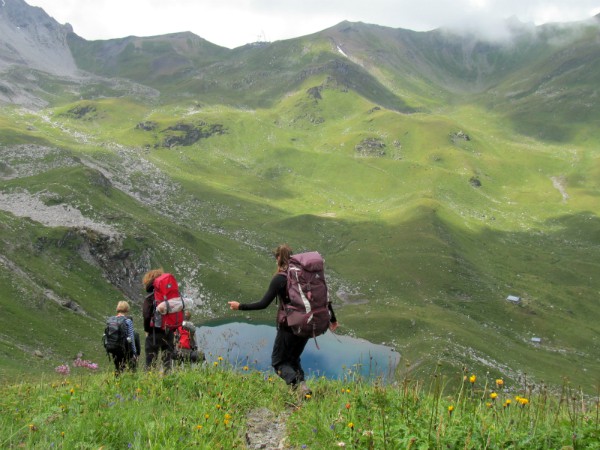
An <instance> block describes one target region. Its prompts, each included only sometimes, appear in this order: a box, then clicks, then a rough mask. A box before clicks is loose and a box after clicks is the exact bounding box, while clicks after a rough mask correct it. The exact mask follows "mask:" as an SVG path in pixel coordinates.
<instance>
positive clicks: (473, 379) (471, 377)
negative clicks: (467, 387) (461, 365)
mask: <svg viewBox="0 0 600 450" xmlns="http://www.w3.org/2000/svg"><path fill="white" fill-rule="evenodd" d="M476 380H477V377H476V376H475V375H471V376H470V377H469V383H471V384H473V383H475V381H476Z"/></svg>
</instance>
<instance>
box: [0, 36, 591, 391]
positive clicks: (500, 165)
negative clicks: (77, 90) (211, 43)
mask: <svg viewBox="0 0 600 450" xmlns="http://www.w3.org/2000/svg"><path fill="white" fill-rule="evenodd" d="M351 28H352V27H351ZM358 31H359V33H358V35H359V37H360V34H361V33H363V34H365V35H366V37H361V38H360V39H355V40H352V41H346V42H345V44H346V46H345V47H344V46H343V45H344V42H337V44H338V45H340V46H342V47H341V48H342V50H343V51H344V52H347V55H351V56H346V57H344V56H343V55H341V53H339V52H338V51H337V50H336V49H335V47H332V43H331V39H334V38H335V39H341V36H344V34H348V33H349V31H345V28H343V27H341V28H340V29H334V30H329V31H327V33H322V34H317V35H314V36H311V37H306V38H302V39H298V40H290V41H284V42H280V43H276V45H275V44H274V45H273V46H251V47H248V48H241V49H236V50H234V51H231V52H229V51H228V52H226V53H227V55H226V56H225V57H223V59H222V60H221V62H220V63H219V64H213V63H212V62H210V61H209V60H210V58H217V57H219V54H218V53H219V52H217V51H216V50H215V52H216V53H211V56H210V58H209V57H207V59H206V61H208V62H210V63H207V65H206V66H203V67H202V73H203V74H204V77H200V78H198V77H188V78H186V77H184V76H183V75H182V73H180V74H179V75H178V77H176V78H177V79H176V81H175V82H174V84H172V85H170V86H168V87H167V85H166V84H165V83H166V82H165V80H164V79H163V80H159V79H158V78H154V79H152V80H150V81H151V82H152V83H153V86H154V87H156V88H160V89H162V93H161V98H160V101H157V100H156V99H155V98H151V99H145V100H143V101H140V99H139V96H138V97H116V96H110V97H108V98H101V97H99V96H96V95H89V96H87V97H85V98H87V99H86V100H77V101H73V100H70V101H67V102H66V101H65V99H67V98H68V97H62V96H61V100H60V101H57V103H56V104H55V105H54V106H52V107H48V108H46V109H44V110H42V111H40V112H30V111H22V110H16V109H15V110H13V109H10V108H6V109H3V110H2V112H1V113H0V126H1V130H2V131H1V132H2V137H3V140H2V147H1V148H0V150H1V151H2V152H3V153H2V154H3V158H5V159H3V161H2V165H1V166H0V175H1V176H2V178H1V179H0V193H2V194H4V195H16V194H18V193H23V192H26V193H28V195H30V196H37V198H39V199H40V200H41V201H43V202H44V203H45V205H46V206H47V207H50V206H53V205H68V206H70V207H72V208H75V209H77V210H79V211H81V213H82V214H83V215H84V216H85V217H88V218H93V219H94V220H96V221H98V222H101V223H105V224H110V225H111V226H112V227H113V228H114V229H115V230H116V231H117V232H119V233H121V237H120V238H118V239H116V240H115V241H110V240H106V239H104V238H103V237H102V236H101V235H98V233H97V232H94V231H93V230H92V231H89V230H88V231H85V232H75V231H73V230H71V229H69V228H67V227H65V226H63V227H51V226H44V225H42V224H40V223H39V222H36V221H31V220H30V219H27V218H19V217H15V216H14V215H13V214H11V213H9V212H3V211H0V227H1V228H2V233H1V238H0V255H1V256H2V259H1V260H0V263H1V264H2V266H3V267H5V268H7V269H8V270H7V271H5V273H4V274H3V275H2V277H0V292H2V295H1V296H0V301H1V302H2V305H3V307H5V308H7V310H8V311H10V314H11V320H10V323H11V325H10V327H9V328H8V329H7V330H8V331H7V332H6V333H3V336H2V340H1V342H2V347H1V349H2V352H1V353H0V363H1V364H0V367H1V369H0V370H2V371H3V373H5V374H12V375H14V374H15V373H18V372H19V371H20V370H21V369H22V368H23V367H25V366H26V365H29V366H31V365H35V367H39V368H40V370H47V369H51V368H52V367H54V366H56V365H58V363H60V362H61V361H63V360H65V359H68V358H69V357H71V356H72V354H73V353H75V352H77V351H79V350H82V351H84V352H85V353H86V354H88V355H91V356H93V357H101V349H100V348H99V347H100V345H99V344H100V339H99V337H100V334H101V330H102V318H103V317H104V316H105V315H107V314H110V313H111V312H112V309H113V308H114V306H115V305H116V302H117V301H118V300H119V299H120V298H122V297H123V296H126V297H128V298H129V299H130V300H131V302H132V303H133V304H134V306H135V311H136V314H137V315H136V317H137V319H136V320H137V322H138V323H139V322H140V321H141V317H140V314H139V305H140V302H141V299H142V293H141V292H140V291H139V284H138V283H139V280H140V278H141V275H142V273H143V270H145V269H148V268H150V267H154V266H157V265H163V266H164V267H165V268H166V269H167V270H171V271H174V272H175V273H176V274H177V275H178V277H179V278H180V280H181V281H182V284H183V286H184V290H186V291H187V292H188V293H189V295H191V296H193V297H195V298H196V300H198V302H199V303H200V305H199V312H198V314H197V318H198V320H197V321H198V322H201V321H202V320H204V319H209V318H214V317H229V313H228V311H227V309H226V302H227V301H228V300H240V301H249V300H253V299H257V298H259V296H260V295H261V294H262V292H263V289H264V288H265V286H266V284H267V282H268V279H269V276H270V273H271V270H272V269H273V267H272V266H273V261H272V259H271V257H270V254H269V250H270V249H271V248H273V247H274V246H275V245H277V244H278V243H280V242H288V243H290V244H291V245H292V247H293V248H294V249H295V250H296V251H303V250H313V249H317V250H319V251H321V252H322V253H323V254H324V255H325V257H326V261H327V273H328V277H329V284H330V289H331V293H332V298H333V299H334V302H335V304H336V307H337V309H338V311H339V314H338V315H339V318H340V321H341V324H342V328H341V331H342V332H345V333H350V334H354V335H357V336H361V337H365V338H367V339H370V340H372V341H374V342H386V343H388V344H390V345H393V346H395V347H396V348H397V349H398V350H399V351H400V352H401V354H402V357H403V364H407V365H409V366H410V367H411V368H413V369H415V370H417V372H419V371H421V372H422V373H431V367H432V366H435V365H436V364H437V362H438V361H439V360H442V361H444V362H445V363H446V364H445V366H447V367H453V368H461V367H462V366H467V367H473V369H474V370H479V371H481V370H486V371H490V373H492V374H498V375H502V376H504V377H507V378H518V377H519V375H520V374H522V373H524V372H526V373H527V374H529V375H530V376H532V377H533V379H535V380H541V379H544V380H546V381H549V382H554V383H560V380H561V377H562V376H566V375H568V376H570V377H572V379H573V380H574V381H575V382H576V383H579V384H581V385H582V386H583V387H584V389H585V390H591V389H592V386H593V384H594V383H595V382H597V381H598V380H595V379H591V378H590V376H589V374H591V373H598V369H600V360H599V359H598V357H597V355H598V334H597V331H596V327H595V323H596V321H597V320H598V318H599V316H600V310H599V309H598V307H597V305H596V302H595V301H594V298H595V295H596V294H597V292H598V291H599V290H600V282H599V281H597V277H596V276H595V275H596V273H597V269H598V263H597V261H598V260H599V258H598V257H599V256H600V255H599V252H600V248H599V247H598V237H599V236H600V223H599V222H598V212H599V206H598V202H597V198H598V181H597V180H598V172H599V170H600V165H599V159H598V158H599V156H598V151H597V146H596V145H595V144H596V142H597V141H596V139H597V138H596V137H595V133H596V132H595V131H594V117H595V116H594V115H593V114H592V115H591V116H589V117H590V119H589V120H588V116H585V115H574V116H567V115H564V116H563V115H554V114H550V113H548V115H547V116H543V115H542V116H540V115H538V112H540V111H543V110H546V108H547V107H548V106H549V105H554V103H553V102H555V101H556V98H555V97H549V98H547V99H546V100H547V102H548V103H538V102H537V100H536V99H537V98H538V97H537V94H535V92H537V91H533V90H532V91H531V92H534V93H533V94H531V95H523V96H522V97H520V98H519V100H518V101H514V100H513V99H511V97H510V95H508V92H509V91H510V89H511V86H512V83H515V82H516V81H515V80H517V79H518V78H519V74H524V73H526V69H525V68H524V67H522V66H521V65H520V64H523V58H522V57H520V56H514V55H513V59H512V60H511V61H512V62H511V64H513V67H514V68H515V69H514V72H511V73H510V74H509V75H507V76H506V77H502V76H500V75H499V74H498V73H496V72H494V71H492V73H494V74H495V75H494V76H495V77H498V80H497V79H496V78H494V77H492V78H491V79H489V80H488V81H489V82H496V81H498V84H496V85H495V86H494V87H493V88H492V89H488V90H487V91H485V92H478V93H475V94H468V93H467V92H466V91H462V92H461V93H460V95H457V94H456V89H457V84H456V83H454V81H456V80H457V79H458V78H460V77H461V76H462V75H464V74H463V73H461V72H456V71H455V70H454V69H451V68H448V67H447V66H446V62H447V60H446V59H444V58H442V59H440V60H439V61H442V62H439V63H438V65H437V66H436V65H435V64H434V63H433V62H432V61H433V60H435V58H434V57H430V58H429V59H427V58H424V59H421V60H419V61H417V62H416V63H415V64H414V65H413V66H412V67H411V68H410V70H409V69H406V70H407V72H403V73H401V74H399V73H398V71H397V69H396V68H397V67H399V66H400V65H401V61H402V58H403V57H404V56H402V57H400V56H398V57H397V59H395V60H394V61H393V62H392V63H390V64H388V65H385V64H381V65H376V64H373V65H371V66H369V65H367V64H364V62H365V61H366V60H367V59H366V58H367V56H369V55H368V54H369V52H368V51H367V50H366V49H365V48H362V49H361V47H360V46H359V43H360V44H361V45H363V46H364V45H365V44H364V43H365V42H367V41H373V40H374V39H375V38H374V37H373V35H377V36H379V39H380V40H379V41H377V40H375V42H376V47H377V48H378V49H379V51H380V53H379V57H381V58H382V59H384V57H383V56H381V55H382V54H384V53H385V52H386V51H389V49H390V41H389V40H388V39H390V38H389V36H388V34H389V33H388V32H387V31H386V32H385V33H382V34H381V33H379V31H378V30H377V29H373V28H369V27H366V28H363V27H362V26H360V27H358ZM336 33H337V34H336ZM352 33H354V31H352ZM378 33H379V34H378ZM353 36H356V35H355V34H353ZM412 38H415V37H414V36H413V37H412ZM415 39H416V38H415ZM587 39H588V40H587V41H586V39H585V38H582V41H581V45H578V46H576V47H574V48H575V50H576V51H574V54H577V55H581V56H582V57H583V55H585V54H586V53H585V49H588V50H589V49H590V47H589V36H588V38H587ZM124 42H125V41H124ZM436 42H437V43H436V45H441V41H436ZM586 42H587V43H586ZM82 45H88V44H85V43H83V44H82ZM94 45H95V46H96V47H98V48H100V47H101V46H102V43H95V44H94ZM374 45H375V44H374ZM394 45H395V46H396V47H395V48H396V50H397V54H398V55H402V52H401V51H400V50H398V44H397V42H396V43H395V44H394ZM580 49H582V50H580ZM163 50H164V49H163ZM163 50H161V51H158V50H157V53H156V54H159V55H168V54H169V52H170V50H169V51H163ZM429 50H432V48H429ZM186 51H189V48H187V50H186ZM432 51H433V50H432ZM161 52H162V53H161ZM361 52H362V53H361ZM192 53H193V52H192ZM154 54H155V53H153V52H149V53H148V54H146V53H144V54H143V56H144V58H146V57H147V58H151V57H152V55H154ZM438 55H440V54H439V53H438ZM140 57H141V56H140ZM352 58H355V59H354V60H352ZM117 59H118V58H117ZM583 59H585V58H583ZM583 59H582V60H583ZM189 60H190V61H192V63H190V64H192V66H194V64H201V62H198V61H201V60H202V58H199V59H198V60H196V61H195V62H194V59H193V58H192V57H191V56H190V58H189ZM359 60H360V61H362V63H361V64H359V63H358V62H359ZM136 61H137V60H136ZM267 61H272V62H273V67H272V68H270V69H269V70H266V67H270V66H268V65H266V62H267ZM443 61H446V62H443ZM505 61H506V60H505ZM552 61H555V62H556V61H557V58H547V57H546V55H545V54H544V53H543V52H540V57H539V58H538V59H536V60H535V61H534V62H533V63H532V64H533V65H532V66H529V67H530V68H531V67H535V68H536V69H538V72H535V75H536V76H537V77H538V78H539V79H540V80H542V79H543V74H542V72H543V71H544V70H546V71H547V70H553V69H552V67H555V66H554V65H553V64H554V63H552V64H551V62H552ZM517 62H518V63H517ZM89 64H90V66H89V68H91V67H93V63H92V62H90V63H89ZM94 64H95V63H94ZM115 64H116V63H115ZM119 64H125V66H124V67H118V64H117V68H116V69H115V70H117V71H118V72H115V73H119V74H121V75H123V74H127V75H128V76H131V74H134V75H135V76H134V79H137V81H148V80H142V79H141V78H139V77H140V76H141V75H140V73H137V72H136V71H139V70H141V69H140V68H141V67H143V66H144V65H143V64H135V65H127V64H126V63H124V62H123V61H121V63H119ZM236 64H238V66H236ZM556 64H558V62H557V63H556ZM425 66H428V67H429V68H435V70H432V71H430V72H428V73H427V74H426V76H425V75H424V76H423V77H422V78H421V79H416V78H413V79H410V78H405V76H404V75H405V74H407V73H409V72H410V73H412V74H416V73H418V69H420V68H423V67H425ZM590 67H591V66H590ZM197 69H198V66H197V65H196V66H194V70H197ZM234 69H235V70H234ZM236 70H237V72H236ZM508 72H510V71H507V73H508ZM573 73H581V72H578V71H575V72H573ZM441 74H446V75H445V77H446V78H447V80H448V81H447V83H446V84H445V85H444V84H443V83H441V81H440V80H441V79H442V78H443V77H442V76H441ZM221 75H223V76H222V77H221ZM263 75H264V76H263ZM511 77H512V78H511ZM500 78H501V80H500ZM532 78H535V77H533V76H532ZM574 79H575V78H572V77H567V76H564V77H560V76H557V77H554V78H552V80H553V81H552V83H556V86H558V85H559V83H563V84H561V85H563V86H565V87H564V89H565V94H564V96H563V98H564V99H566V100H565V102H566V101H568V102H570V103H569V104H570V105H575V104H576V102H579V101H581V97H578V96H577V95H573V93H575V94H576V93H577V92H580V91H579V86H580V85H579V84H576V83H575V81H573V80H574ZM586 80H587V81H586ZM581 83H582V84H581V85H585V86H586V89H591V87H593V86H594V83H593V82H592V80H591V78H590V79H587V78H586V79H582V81H581ZM484 84H485V83H484ZM492 84H493V83H492ZM532 86H535V81H532ZM183 88H185V89H183ZM532 89H533V88H532ZM177 90H179V92H178V93H177V94H176V95H174V96H171V94H172V93H173V92H175V91H177ZM433 91H437V94H435V95H434V94H432V92H433ZM248 105H253V108H249V107H248ZM511 105H513V106H514V108H512V107H511ZM592 109H593V107H592ZM402 111H404V112H402ZM406 112H409V113H408V114H407V113H406ZM525 113H527V114H525ZM519 114H524V116H523V117H524V119H522V120H521V119H519ZM544 118H548V122H547V123H546V125H545V126H546V127H547V128H548V129H550V128H554V127H557V129H559V128H560V127H563V128H564V129H566V130H568V133H566V134H562V137H561V139H549V135H548V134H543V133H542V134H539V133H537V134H536V132H535V129H536V127H537V125H536V123H537V122H536V121H539V120H541V119H544ZM540 137H541V139H539V138H540ZM565 140H566V141H565ZM565 142H566V143H565ZM24 143H31V144H36V145H40V146H42V147H40V148H37V147H34V148H33V150H32V149H31V148H29V147H27V146H17V145H19V144H24ZM36 152H37V153H36ZM90 255H91V256H92V257H90ZM94 255H96V257H95V258H94V257H93V256H94ZM509 294H512V295H518V296H521V297H522V299H523V300H522V303H521V304H519V305H514V304H511V303H509V302H507V301H506V300H505V298H506V296H507V295H509ZM15 297H17V298H19V299H20V303H18V304H21V305H22V306H21V307H20V308H17V307H16V306H15V303H14V302H13V299H14V298H15ZM75 305H76V306H75ZM273 314H274V313H273V311H266V312H264V313H258V316H257V317H258V318H269V317H271V316H272V315H273ZM49 317H51V318H52V320H51V322H52V326H44V324H46V323H47V322H48V318H49ZM365 318H366V319H369V320H365ZM55 319H56V320H55ZM55 322H56V323H61V324H62V323H64V322H68V323H69V325H68V326H64V327H63V326H60V327H56V326H53V325H54V323H55ZM71 323H72V325H71ZM23 324H28V325H27V326H23ZM532 337H540V338H542V342H541V344H538V345H535V344H533V343H532V342H531V338H532ZM74 339H75V340H76V342H77V348H74V345H73V343H72V341H73V340H74ZM34 350H40V351H41V352H42V356H43V358H38V357H36V356H33V355H32V354H33V351H34Z"/></svg>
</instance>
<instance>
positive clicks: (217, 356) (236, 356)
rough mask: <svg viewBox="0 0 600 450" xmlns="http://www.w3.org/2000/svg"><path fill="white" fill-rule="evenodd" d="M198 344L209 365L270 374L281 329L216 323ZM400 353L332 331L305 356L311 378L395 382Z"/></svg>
mask: <svg viewBox="0 0 600 450" xmlns="http://www.w3.org/2000/svg"><path fill="white" fill-rule="evenodd" d="M197 330H198V331H197V333H196V341H197V343H198V347H199V348H200V349H201V350H202V351H203V352H204V353H205V355H206V360H207V362H208V363H209V364H213V363H215V362H220V361H227V362H228V363H229V364H231V365H232V366H234V367H236V368H239V369H243V368H244V367H246V368H249V369H251V370H258V371H270V370H272V368H271V350H272V347H273V341H274V340H275V334H276V333H277V330H276V329H275V327H274V326H272V325H268V324H258V323H247V322H231V321H215V322H209V323H205V324H203V325H202V326H200V327H198V329H197ZM399 360H400V354H399V353H398V352H396V351H395V350H394V349H393V348H391V347H388V346H385V345H378V344H373V343H371V342H368V341H366V340H364V339H357V338H353V337H349V336H343V335H338V334H336V333H332V332H330V331H328V332H327V333H325V334H324V335H322V336H319V337H317V338H316V342H315V339H310V340H309V341H308V343H307V344H306V348H305V349H304V353H303V354H302V367H303V368H304V372H305V373H306V375H307V376H313V377H320V376H324V377H326V378H330V379H343V378H344V377H347V376H356V375H360V376H361V377H362V378H383V379H385V380H387V381H391V380H393V378H394V371H395V369H396V367H397V366H398V362H399Z"/></svg>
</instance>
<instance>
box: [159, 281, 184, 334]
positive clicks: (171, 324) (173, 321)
mask: <svg viewBox="0 0 600 450" xmlns="http://www.w3.org/2000/svg"><path fill="white" fill-rule="evenodd" d="M153 285H154V311H155V313H154V319H153V322H154V323H153V326H155V327H159V328H162V329H163V330H167V329H168V330H175V329H177V328H178V327H180V326H181V324H182V323H183V310H184V308H185V302H184V301H183V300H182V299H181V296H180V295H179V286H178V285H177V280H176V279H175V277H174V276H173V275H171V274H170V273H163V274H162V275H160V276H159V277H157V278H156V279H155V280H154V283H153Z"/></svg>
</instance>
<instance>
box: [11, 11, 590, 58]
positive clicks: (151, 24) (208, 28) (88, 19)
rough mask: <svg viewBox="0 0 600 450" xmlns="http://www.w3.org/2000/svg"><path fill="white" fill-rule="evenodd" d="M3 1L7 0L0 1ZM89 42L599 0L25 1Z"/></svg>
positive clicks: (443, 21) (409, 22)
mask: <svg viewBox="0 0 600 450" xmlns="http://www.w3.org/2000/svg"><path fill="white" fill-rule="evenodd" d="M0 1H2V2H5V1H12V0H0ZM25 1H26V3H28V4H30V5H32V6H40V7H41V8H43V9H44V10H45V11H46V13H48V14H49V15H50V16H52V17H54V19H56V20H57V21H58V22H59V23H61V24H64V23H70V24H71V25H72V26H73V29H74V31H75V33H77V34H78V35H79V36H81V37H83V38H85V39H87V40H96V39H112V38H122V37H126V36H130V35H135V36H154V35H160V34H167V33H174V32H180V31H191V32H193V33H194V34H196V35H198V36H200V37H202V38H204V39H206V40H208V41H210V42H212V43H213V44H217V45H221V46H223V47H229V48H234V47H239V46H241V45H244V44H247V43H250V42H256V41H277V40H282V39H289V38H294V37H299V36H305V35H308V34H312V33H315V32H317V31H321V30H324V29H326V28H329V27H331V26H333V25H336V24H337V23H339V22H341V21H343V20H349V21H351V22H365V23H371V24H377V25H383V26H388V27H393V28H406V29H410V30H415V31H427V30H432V29H434V28H439V27H453V28H457V27H469V28H473V27H475V26H477V27H481V28H483V29H486V30H487V31H491V30H493V29H494V27H495V26H496V25H497V24H498V22H500V21H501V20H503V19H506V18H509V17H513V16H515V17H517V18H518V19H519V20H521V21H522V22H531V23H534V24H536V25H541V24H543V23H548V22H573V21H579V20H585V19H589V18H591V17H592V16H594V15H596V14H598V13H600V3H599V2H598V0H496V1H493V0H325V1H323V0H25Z"/></svg>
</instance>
